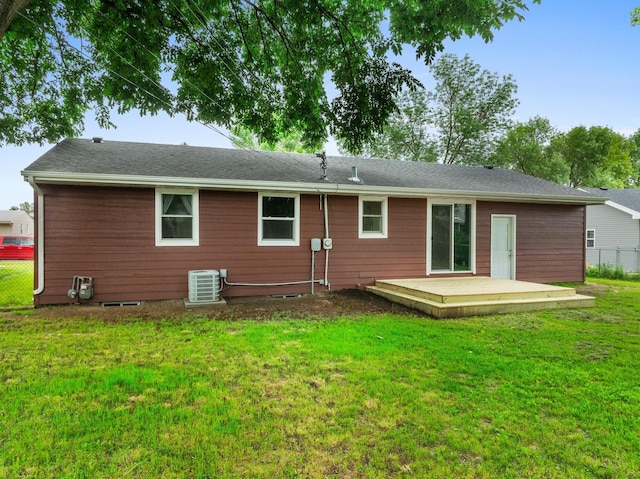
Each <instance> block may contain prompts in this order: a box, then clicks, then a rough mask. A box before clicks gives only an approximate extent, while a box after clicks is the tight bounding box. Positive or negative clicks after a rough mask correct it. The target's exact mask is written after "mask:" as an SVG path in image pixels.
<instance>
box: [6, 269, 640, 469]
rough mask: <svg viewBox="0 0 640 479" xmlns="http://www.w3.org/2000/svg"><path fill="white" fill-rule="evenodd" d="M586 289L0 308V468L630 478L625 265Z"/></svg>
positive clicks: (636, 428)
mask: <svg viewBox="0 0 640 479" xmlns="http://www.w3.org/2000/svg"><path fill="white" fill-rule="evenodd" d="M597 282H598V285H599V286H598V289H597V291H598V296H599V298H598V301H597V306H596V307H595V308H590V309H579V310H566V311H542V312H532V313H521V314H513V315H496V316H486V317H475V318H467V319H459V320H447V321H432V320H428V319H424V318H417V317H412V316H391V315H383V316H359V317H355V318H343V319H339V320H333V321H329V320H317V321H310V320H296V319H295V318H285V319H283V318H282V317H280V316H279V317H278V319H277V320H276V319H274V320H272V321H264V322H255V321H245V322H219V321H213V320H210V319H205V318H197V317H191V318H181V319H169V318H168V319H167V320H165V321H154V322H151V321H142V320H137V319H135V318H132V319H130V320H125V321H121V322H119V323H106V322H103V321H100V320H97V319H74V318H60V319H56V320H51V319H36V318H35V317H32V315H33V314H36V313H34V312H32V311H25V312H23V313H22V315H21V316H19V317H5V318H2V317H0V397H2V400H1V401H0V451H1V453H0V477H16V478H18V477H34V478H66V477H74V478H83V477H91V478H106V477H121V478H148V477H167V478H170V477H171V478H173V477H177V478H180V477H185V478H187V477H189V478H193V477H196V478H197V477H200V478H214V477H215V478H219V477H222V478H236V477H237V478H241V477H242V478H244V477H272V478H296V477H301V478H302V477H304V478H307V477H309V478H320V477H340V478H344V477H347V478H378V477H411V476H414V477H430V478H450V477H460V478H466V477H468V478H496V477H500V478H527V477H529V478H532V477H536V478H542V477H544V478H593V477H596V478H598V477H599V478H633V477H640V476H639V474H640V473H639V472H638V471H640V410H639V408H638V404H640V386H639V383H638V370H640V354H639V353H640V319H639V318H640V314H639V313H640V305H639V304H638V301H637V298H638V296H639V295H640V284H638V283H630V282H621V281H609V280H598V281H597Z"/></svg>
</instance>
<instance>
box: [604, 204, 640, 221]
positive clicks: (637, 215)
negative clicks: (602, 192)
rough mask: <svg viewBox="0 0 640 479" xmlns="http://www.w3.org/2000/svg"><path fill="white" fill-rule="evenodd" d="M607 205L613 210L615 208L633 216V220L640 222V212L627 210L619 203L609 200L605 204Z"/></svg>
mask: <svg viewBox="0 0 640 479" xmlns="http://www.w3.org/2000/svg"><path fill="white" fill-rule="evenodd" d="M604 204H605V205H607V206H611V207H612V208H615V209H617V210H620V211H622V212H624V213H627V214H628V215H631V219H632V220H640V211H636V210H634V209H631V208H627V207H626V206H622V205H621V204H619V203H616V202H614V201H611V200H607V201H606V202H605V203H604Z"/></svg>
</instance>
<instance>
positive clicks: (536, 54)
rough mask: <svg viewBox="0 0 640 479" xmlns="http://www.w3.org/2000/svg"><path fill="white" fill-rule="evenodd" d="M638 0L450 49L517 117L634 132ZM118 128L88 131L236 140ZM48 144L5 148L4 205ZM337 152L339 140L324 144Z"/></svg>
mask: <svg viewBox="0 0 640 479" xmlns="http://www.w3.org/2000/svg"><path fill="white" fill-rule="evenodd" d="M636 6H640V0H542V4H540V5H537V4H535V5H531V6H530V8H529V11H528V12H526V13H525V20H524V21H522V22H517V21H514V22H510V23H508V24H507V25H506V26H504V27H503V28H502V29H501V30H499V31H497V32H496V33H495V38H494V40H493V41H492V42H490V43H486V44H485V43H484V42H483V41H482V40H481V39H479V38H474V39H466V38H464V39H461V40H458V41H456V42H447V44H446V49H445V52H447V53H455V54H456V55H459V56H463V55H465V54H469V55H470V57H471V59H472V60H474V61H475V62H477V63H479V64H480V65H481V66H482V67H483V68H484V69H487V70H489V71H492V72H496V73H499V74H501V75H506V74H511V75H513V76H514V78H515V80H516V83H517V84H518V94H517V97H518V99H519V100H520V106H519V107H518V109H517V111H516V114H515V119H516V120H519V121H526V120H527V119H529V118H531V117H533V116H535V115H539V116H543V117H546V118H548V119H549V120H550V121H551V123H552V124H553V125H554V126H555V127H556V128H557V129H559V130H561V131H568V130H570V129H571V128H573V127H575V126H579V125H585V126H593V125H599V126H608V127H610V128H612V129H613V130H615V131H618V132H620V133H622V134H625V135H629V134H631V133H633V132H634V131H636V130H637V129H639V128H640V92H639V90H640V26H638V27H631V26H630V23H629V19H630V17H629V12H630V11H631V9H633V8H634V7H636ZM400 61H401V63H403V64H404V65H405V66H406V67H408V68H410V69H412V70H413V72H414V74H415V75H416V77H418V78H419V79H420V80H421V81H422V82H423V83H424V84H425V86H427V87H428V86H429V85H430V84H432V83H431V77H430V74H429V71H428V68H427V67H425V66H424V64H423V63H421V62H419V61H418V62H416V61H415V55H413V54H412V52H411V51H409V50H407V51H406V52H405V54H404V55H403V57H402V58H401V59H400ZM114 123H116V125H117V126H118V128H117V129H112V130H107V131H104V130H100V129H99V128H98V127H97V126H96V124H95V123H94V122H93V120H92V115H91V114H89V116H88V119H87V121H86V125H85V126H86V128H85V132H84V134H83V135H82V136H83V137H85V138H90V137H92V136H102V137H103V138H104V139H105V140H112V141H141V142H152V143H169V144H178V143H182V142H186V143H188V144H190V145H199V146H221V147H232V145H231V143H230V142H229V140H228V139H227V138H225V137H224V136H222V135H220V134H218V133H216V132H214V131H213V130H211V129H209V128H207V127H205V126H202V125H200V124H198V123H188V122H187V121H186V120H185V119H184V117H176V118H168V117H166V116H164V115H161V116H157V117H140V116H139V115H137V114H135V113H132V114H128V115H125V116H116V117H114ZM49 148H51V145H45V146H43V147H40V146H38V145H31V146H23V147H4V148H1V149H0V171H1V172H2V174H1V175H0V209H8V208H9V207H11V206H12V205H18V204H19V203H21V202H23V201H32V198H33V194H32V190H31V187H30V186H29V185H27V184H26V183H24V182H23V180H22V177H21V176H20V171H21V170H22V169H23V168H25V167H26V166H28V165H29V164H30V163H31V162H32V161H34V160H35V159H37V158H38V157H39V156H40V155H41V154H43V153H44V152H45V151H47V150H48V149H49ZM326 150H327V152H328V153H330V154H337V148H336V146H335V144H331V143H330V144H327V145H326Z"/></svg>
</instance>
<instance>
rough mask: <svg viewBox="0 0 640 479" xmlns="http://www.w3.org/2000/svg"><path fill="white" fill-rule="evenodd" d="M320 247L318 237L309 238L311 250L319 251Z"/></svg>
mask: <svg viewBox="0 0 640 479" xmlns="http://www.w3.org/2000/svg"><path fill="white" fill-rule="evenodd" d="M321 249H322V246H321V243H320V238H311V251H320V250H321Z"/></svg>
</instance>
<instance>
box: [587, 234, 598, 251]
mask: <svg viewBox="0 0 640 479" xmlns="http://www.w3.org/2000/svg"><path fill="white" fill-rule="evenodd" d="M595 247H596V230H587V248H595Z"/></svg>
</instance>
